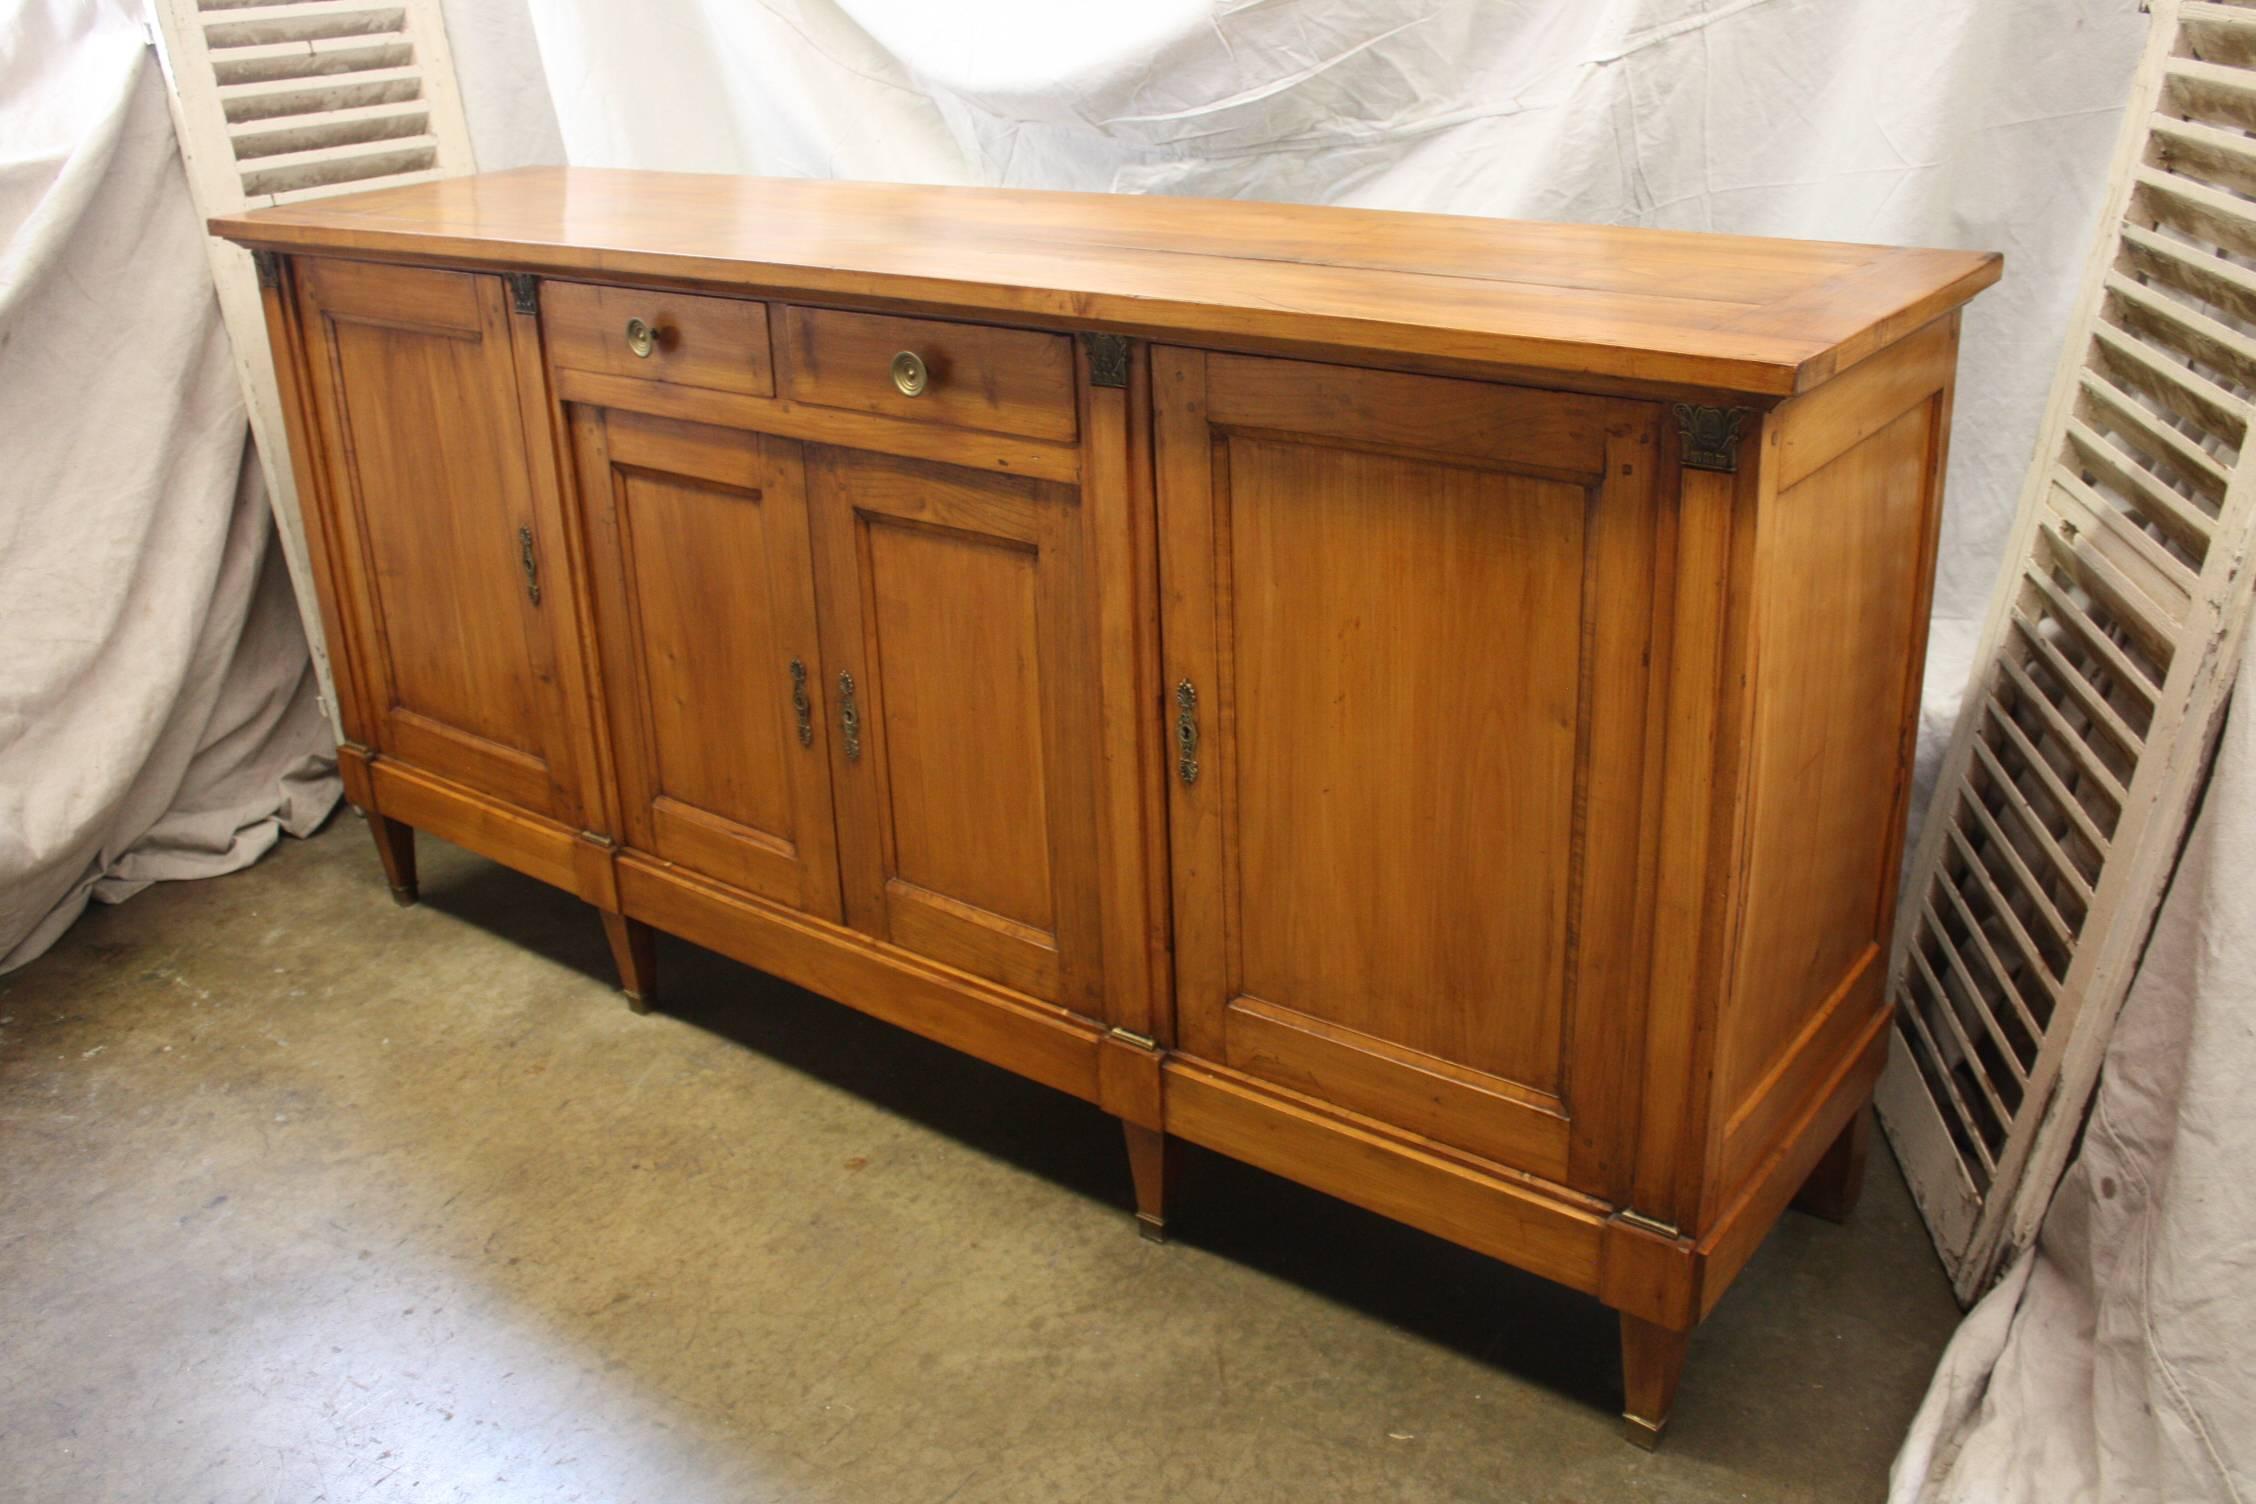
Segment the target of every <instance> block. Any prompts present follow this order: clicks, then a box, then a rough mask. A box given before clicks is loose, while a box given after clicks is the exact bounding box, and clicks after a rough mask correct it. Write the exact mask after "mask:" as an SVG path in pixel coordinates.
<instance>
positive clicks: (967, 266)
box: [211, 167, 2002, 396]
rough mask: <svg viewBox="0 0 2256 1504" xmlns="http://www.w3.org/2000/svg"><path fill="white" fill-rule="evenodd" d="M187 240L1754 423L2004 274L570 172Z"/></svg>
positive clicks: (1389, 221)
mask: <svg viewBox="0 0 2256 1504" xmlns="http://www.w3.org/2000/svg"><path fill="white" fill-rule="evenodd" d="M211 227H212V230H213V232H214V233H215V234H219V235H224V236H226V237H227V238H229V239H231V240H236V241H240V242H242V243H244V244H247V245H254V246H263V247H267V248H271V249H278V250H287V251H330V252H340V253H350V254H355V255H362V256H370V257H378V258H386V259H400V260H408V261H417V262H431V263H441V264H448V265H458V266H492V267H506V268H510V269H516V270H526V271H537V272H542V273H548V274H554V275H565V276H588V275H595V276H601V277H605V278H614V279H618V280H624V281H632V280H636V279H649V280H662V281H667V282H676V283H689V284H695V285H699V286H708V287H724V288H735V289H742V290H745V291H757V292H761V293H767V294H780V295H784V296H789V297H798V298H803V299H806V300H810V301H817V302H820V301H824V300H838V301H846V302H857V301H860V302H868V301H877V302H883V303H887V304H921V305H929V306H932V307H934V308H938V309H945V310H952V311H956V312H959V313H962V314H965V315H967V316H971V317H980V318H990V319H993V320H996V321H1000V322H1012V321H1020V322H1028V323H1037V324H1045V325H1050V326H1062V327H1073V328H1086V329H1104V330H1112V331H1116V332H1119V333H1124V334H1134V335H1142V336H1147V337H1150V338H1156V339H1172V340H1180V341H1188V342H1193V343H1196V342H1199V341H1201V340H1206V341H1210V342H1220V343H1227V344H1232V345H1238V346H1243V345H1246V344H1248V343H1258V342H1260V341H1262V340H1278V341H1287V342H1291V343H1294V344H1297V345H1301V346H1317V345H1328V346H1336V347H1340V348H1347V349H1357V350H1369V351H1373V352H1381V353H1386V354H1392V355H1399V356H1406V357H1415V358H1424V359H1431V360H1437V361H1449V362H1471V363H1476V364H1481V365H1494V366H1504V367H1513V368H1517V369H1521V370H1528V371H1548V372H1556V373H1560V374H1562V375H1575V374H1580V375H1586V376H1590V377H1596V378H1602V379H1606V380H1609V381H1632V382H1652V383H1655V384H1663V385H1670V386H1683V387H1702V388H1709V389H1714V390H1719V391H1732V392H1744V393H1749V394H1757V395H1771V396H1783V395H1787V394H1790V393H1794V392H1799V391H1805V390H1807V389H1808V388H1810V387H1813V386H1816V385H1817V384H1818V383H1820V382H1822V381H1825V380H1827V379H1828V378H1830V377H1831V376H1833V375H1834V374H1836V373H1837V372H1839V371H1841V370H1844V369H1846V368H1847V367H1849V366H1851V365H1853V364H1855V363H1856V362H1857V361H1859V360H1862V359H1864V358H1865V357H1866V356H1867V355H1870V354H1872V353H1873V352H1874V351H1876V350H1879V349H1882V348H1884V347H1886V346H1887V345H1889V344H1891V343H1893V342H1894V341H1895V340H1897V339H1899V338H1901V337H1902V336H1904V335H1906V334H1908V333H1910V332H1911V331H1912V330H1914V329H1916V328H1918V327H1919V326H1921V325H1923V324H1925V323H1927V322H1928V321H1929V320H1931V319H1933V318H1935V317H1937V316H1939V315H1941V314H1943V313H1946V312H1948V311H1949V310H1950V309H1952V308H1954V307H1956V306H1957V305H1959V304H1960V303H1963V302H1965V301H1966V300H1967V299H1968V298H1971V297H1972V296H1973V295H1974V294H1975V293H1977V292H1979V291H1981V290H1982V289H1983V288H1985V287H1987V286H1989V285H1990V284H1991V283H1992V282H1995V281H1996V280H1997V279H1998V275H1999V273H2000V271H2001V269H2002V258H2000V257H1999V256H1998V255H1997V254H1996V253H1994V252H1976V251H1937V250H1901V249H1892V248H1888V247H1882V246H1866V245H1844V244H1834V243H1831V242H1824V241H1807V240H1765V239H1756V238H1752V237H1747V236H1735V235H1707V234H1700V233H1695V232H1691V231H1682V230H1649V229H1629V228H1620V227H1612V226H1601V225H1561V224H1538V223H1532V222H1527V221H1521V220H1508V219H1472V218H1463V217H1458V216H1454V215H1439V214H1398V213H1390V212H1386V211H1381V210H1369V209H1337V208H1314V207H1307V206H1303V205H1292V204H1268V203H1254V202H1244V201H1238V200H1229V199H1190V198H1165V197H1134V196H1127V195H1117V194H1101V193H1050V192H1038V191H1027V190H1011V189H990V188H933V187H915V186H905V185H897V184H885V183H840V182H828V181H819V180H807V179H779V178H744V177H728V176H712V175H704V174H690V173H658V172H624V171H615V170H605V169H598V168H586V167H570V168H554V167H546V168H527V169H523V170H520V171H515V172H500V173H480V174H477V175H475V176H471V177H463V178H452V179H447V180H444V181H440V182H434V183H421V184H417V185H414V186H412V187H406V188H390V189H381V190H378V191H376V192H372V193H357V194H350V195H346V196H341V197H337V198H328V199H318V200H313V201H310V202H306V203H301V204H293V205H288V206H284V207H280V208H273V209H261V210H256V211H253V212H251V213H247V214H242V215H236V216H228V217H223V218H219V219H215V220H213V221H212V224H211Z"/></svg>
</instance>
